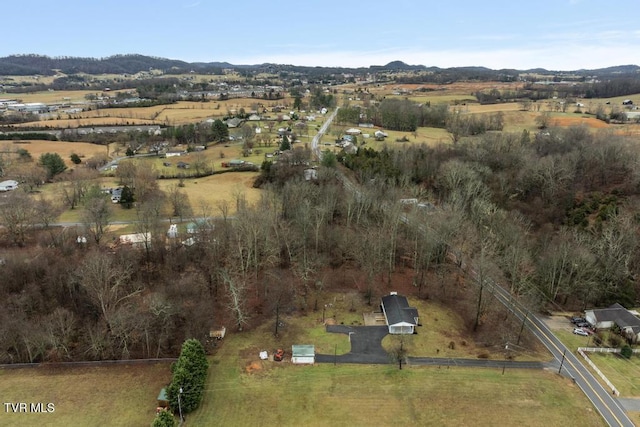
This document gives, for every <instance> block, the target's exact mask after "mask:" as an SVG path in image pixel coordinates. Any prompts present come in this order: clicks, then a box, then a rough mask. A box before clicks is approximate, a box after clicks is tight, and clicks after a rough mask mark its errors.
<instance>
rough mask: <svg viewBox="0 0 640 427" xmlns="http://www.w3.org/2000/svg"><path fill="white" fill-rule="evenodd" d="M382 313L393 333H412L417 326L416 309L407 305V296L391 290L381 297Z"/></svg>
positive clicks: (390, 331)
mask: <svg viewBox="0 0 640 427" xmlns="http://www.w3.org/2000/svg"><path fill="white" fill-rule="evenodd" d="M380 306H381V307H382V313H383V314H384V318H385V320H386V322H387V326H388V327H389V333H390V334H393V335H400V334H413V333H414V332H415V327H416V326H418V309H417V308H415V307H410V306H409V301H407V297H404V296H402V295H398V293H397V292H391V293H390V294H389V295H387V296H384V297H382V304H381V305H380Z"/></svg>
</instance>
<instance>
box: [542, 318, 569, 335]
mask: <svg viewBox="0 0 640 427" xmlns="http://www.w3.org/2000/svg"><path fill="white" fill-rule="evenodd" d="M541 319H542V321H543V322H544V323H545V324H546V325H547V326H548V327H549V329H551V330H552V331H562V330H567V329H570V328H571V322H569V318H568V317H567V316H561V315H551V316H544V317H541Z"/></svg>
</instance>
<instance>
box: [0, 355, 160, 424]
mask: <svg viewBox="0 0 640 427" xmlns="http://www.w3.org/2000/svg"><path fill="white" fill-rule="evenodd" d="M170 380H171V372H170V367H169V363H157V364H153V365H113V366H105V367H51V366H44V367H41V368H29V369H8V370H0V396H2V401H3V402H12V403H17V402H27V403H32V402H33V403H38V402H42V403H45V404H46V403H53V404H54V405H55V411H54V412H53V413H44V414H43V413H32V414H25V413H7V412H6V411H5V410H4V408H3V410H2V411H0V425H2V426H3V427H9V426H25V427H26V426H34V425H41V426H44V425H46V426H99V425H108V426H123V427H133V426H141V427H148V426H149V425H150V424H151V422H152V421H153V417H154V415H155V408H156V406H157V400H156V398H157V396H158V393H159V392H160V389H161V388H162V387H164V386H165V385H166V384H167V383H168V382H169V381H170Z"/></svg>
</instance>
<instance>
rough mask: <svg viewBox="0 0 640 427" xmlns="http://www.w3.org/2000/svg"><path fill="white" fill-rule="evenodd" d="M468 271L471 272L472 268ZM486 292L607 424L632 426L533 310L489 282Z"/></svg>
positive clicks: (615, 402) (598, 383)
mask: <svg viewBox="0 0 640 427" xmlns="http://www.w3.org/2000/svg"><path fill="white" fill-rule="evenodd" d="M470 273H471V274H475V273H474V272H473V271H471V272H470ZM489 284H490V287H489V289H490V291H491V292H492V293H493V294H494V296H495V297H496V298H497V299H498V301H500V302H501V303H502V304H504V305H505V306H506V307H507V308H508V309H509V310H511V312H512V313H513V314H514V315H515V316H516V317H517V318H519V319H520V320H522V321H524V323H525V326H526V327H527V328H528V329H529V330H531V332H533V333H534V335H535V336H536V337H537V338H538V339H539V340H540V341H541V342H542V343H543V344H544V345H545V346H546V347H547V349H548V350H549V351H550V352H551V354H552V355H553V357H554V358H555V359H556V360H557V361H558V362H560V366H559V372H560V373H561V374H563V375H565V376H567V377H569V378H571V379H572V380H573V381H574V382H575V383H576V384H577V385H578V387H580V389H581V390H582V392H583V393H584V394H585V395H586V396H587V398H588V399H589V400H590V401H591V403H592V404H593V406H595V408H596V409H597V411H598V412H599V413H600V415H602V417H603V418H604V420H605V421H606V422H607V424H608V425H610V426H629V427H631V426H633V425H634V424H633V422H632V421H631V419H630V418H629V416H628V415H627V414H626V412H625V411H624V409H623V407H622V405H621V404H620V403H619V402H618V400H617V399H616V398H615V397H614V396H613V395H612V392H611V391H608V390H606V389H605V388H604V387H603V386H602V385H601V384H600V382H599V381H598V380H597V379H596V378H595V377H594V376H593V374H591V372H590V371H589V370H588V369H587V368H586V367H585V366H584V365H583V364H582V362H581V361H580V360H579V359H578V358H577V357H576V356H575V355H574V354H573V353H572V352H571V351H570V350H568V349H567V347H566V346H565V345H564V344H563V343H562V342H561V341H560V340H559V339H558V338H557V337H556V336H555V335H554V334H553V332H551V330H550V329H549V328H548V327H547V325H546V324H545V323H544V322H543V321H542V320H540V319H539V318H538V317H537V316H536V315H535V314H534V313H531V312H529V311H528V310H527V309H526V308H525V307H523V306H522V305H521V304H520V303H519V302H518V301H517V300H516V299H515V298H513V297H512V296H511V294H510V293H509V292H508V291H507V290H506V289H504V288H503V287H501V286H499V285H498V284H496V283H495V282H493V281H489Z"/></svg>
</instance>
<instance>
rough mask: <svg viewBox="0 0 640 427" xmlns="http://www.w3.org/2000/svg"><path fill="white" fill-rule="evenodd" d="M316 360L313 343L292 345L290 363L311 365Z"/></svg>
mask: <svg viewBox="0 0 640 427" xmlns="http://www.w3.org/2000/svg"><path fill="white" fill-rule="evenodd" d="M315 361H316V348H315V346H313V345H292V346H291V363H295V364H296V365H313V364H314V363H315Z"/></svg>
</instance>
